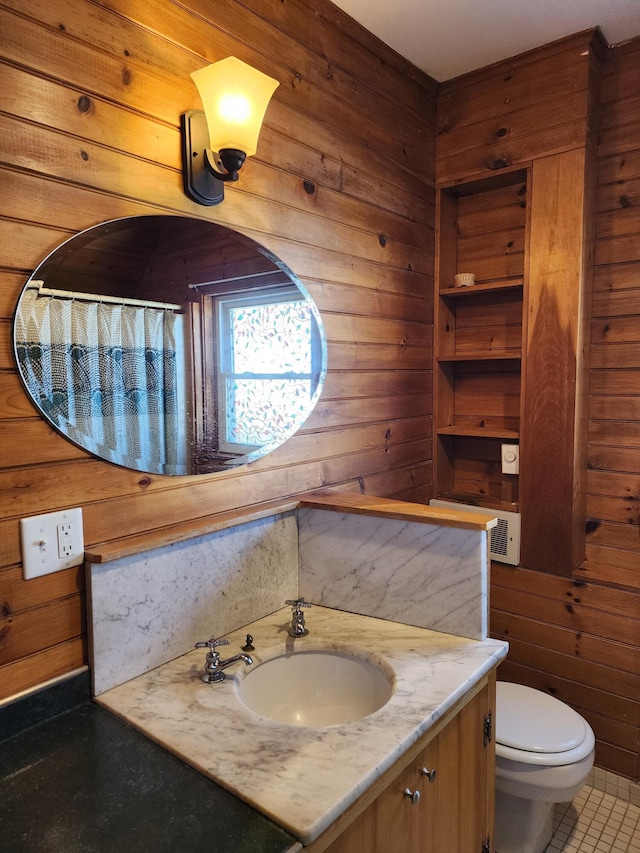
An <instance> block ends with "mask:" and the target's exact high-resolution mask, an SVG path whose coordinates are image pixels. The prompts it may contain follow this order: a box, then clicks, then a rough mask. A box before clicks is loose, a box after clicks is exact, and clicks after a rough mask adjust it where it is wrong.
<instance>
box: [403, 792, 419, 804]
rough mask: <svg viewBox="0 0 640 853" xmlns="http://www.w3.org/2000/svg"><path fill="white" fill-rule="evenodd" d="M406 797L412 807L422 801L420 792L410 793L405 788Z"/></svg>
mask: <svg viewBox="0 0 640 853" xmlns="http://www.w3.org/2000/svg"><path fill="white" fill-rule="evenodd" d="M404 795H405V797H409V799H410V800H411V805H412V806H415V804H416V803H417V802H419V800H420V791H410V790H409V788H405V789H404Z"/></svg>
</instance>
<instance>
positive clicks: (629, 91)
mask: <svg viewBox="0 0 640 853" xmlns="http://www.w3.org/2000/svg"><path fill="white" fill-rule="evenodd" d="M581 38H584V36H580V35H579V36H576V37H573V38H571V39H567V40H564V41H563V42H558V43H556V44H553V45H549V46H548V47H545V48H542V49H540V50H537V51H532V52H530V53H529V54H525V55H523V56H522V57H518V58H516V59H515V60H513V61H509V62H505V63H500V64H499V65H497V66H493V67H491V68H488V69H483V70H482V71H480V72H477V73H475V74H471V75H466V76H465V77H464V78H459V79H458V80H455V81H451V82H450V83H447V84H444V85H443V86H442V87H441V91H440V96H439V112H438V127H439V137H438V143H437V166H436V168H437V176H438V180H439V181H443V182H447V181H451V180H454V179H455V177H456V176H457V175H458V173H459V176H463V175H467V174H470V173H474V172H475V171H479V170H481V169H482V168H485V169H487V170H493V169H494V168H495V166H496V164H498V165H499V164H500V162H502V161H504V163H505V164H516V163H520V162H524V161H526V160H527V159H531V160H534V161H535V159H537V158H539V157H544V156H548V155H555V154H558V153H560V152H563V151H570V150H572V148H573V147H574V146H575V145H580V144H581V145H584V139H585V135H584V133H585V129H586V130H587V132H588V131H589V128H588V127H585V122H587V121H588V116H587V113H586V112H585V109H584V108H585V100H584V98H582V99H581V98H580V92H581V91H583V90H584V85H585V84H586V81H587V74H586V73H585V66H584V65H582V67H581V70H580V66H581V59H580V56H581V55H582V51H581V50H580V47H579V45H580V39H581ZM583 49H584V47H583ZM532 81H536V82H535V85H533V84H532ZM600 91H601V96H600V100H601V128H600V136H599V146H598V158H599V159H598V162H599V187H598V200H597V217H596V238H597V239H596V248H595V264H596V266H595V277H594V288H593V297H592V318H593V319H592V327H591V338H592V342H591V348H590V363H591V370H590V388H589V390H590V396H589V453H588V469H589V470H588V480H587V488H588V507H587V513H588V517H589V523H588V526H587V530H588V535H587V561H586V563H585V564H584V567H583V568H581V569H580V570H578V571H577V572H575V574H574V577H573V578H566V577H565V578H563V577H559V576H554V574H553V573H546V572H545V573H543V572H539V571H532V570H530V569H527V568H526V567H521V568H518V569H512V568H509V567H507V566H505V565H501V564H498V563H494V564H493V568H492V584H491V605H492V606H491V629H492V633H493V635H494V636H496V637H500V638H503V639H506V640H508V641H509V643H510V653H509V656H508V659H507V661H506V662H505V663H504V664H502V666H501V667H500V670H499V678H502V679H505V680H512V681H518V682H520V683H524V684H529V685H531V686H533V687H537V688H538V689H541V690H544V691H547V692H549V693H552V694H553V695H555V696H558V697H559V698H560V699H563V700H564V701H567V702H568V703H569V704H571V705H572V706H573V707H575V708H576V709H577V710H579V711H580V713H582V714H583V715H584V716H585V718H586V719H587V720H588V721H589V722H590V724H591V725H592V726H593V728H594V730H595V733H596V737H597V748H596V763H597V764H598V765H599V766H601V767H606V768H608V769H611V770H614V771H615V772H618V773H621V774H623V775H625V776H629V777H631V778H634V779H638V778H639V774H640V766H639V746H640V701H639V700H640V528H639V526H638V500H639V499H640V424H639V421H640V396H638V395H639V393H640V392H639V389H640V383H639V378H640V377H639V371H640V348H639V345H638V334H639V332H640V248H639V247H640V216H639V214H638V211H639V210H640V120H639V118H638V116H639V115H640V113H639V110H638V106H639V100H638V91H640V40H635V41H633V42H631V43H629V44H627V45H624V46H621V47H619V48H615V49H609V50H608V51H607V54H606V57H605V59H604V67H603V72H602V78H601V87H600ZM507 99H509V100H508V101H507ZM506 103H509V107H505V104H506ZM592 106H593V105H592ZM593 113H594V114H596V113H595V111H593ZM465 114H466V119H465ZM581 134H582V135H581ZM580 139H582V142H580ZM541 499H542V500H544V499H545V498H544V494H543V495H541ZM550 568H551V570H552V572H553V567H550Z"/></svg>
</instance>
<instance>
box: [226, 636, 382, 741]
mask: <svg viewBox="0 0 640 853" xmlns="http://www.w3.org/2000/svg"><path fill="white" fill-rule="evenodd" d="M379 664H380V665H376V664H374V663H372V662H371V660H367V659H366V658H364V657H360V656H358V655H357V654H350V653H348V652H340V651H328V650H309V651H300V652H293V653H291V654H284V655H280V656H279V657H275V658H271V659H270V660H267V661H264V663H261V664H259V665H258V666H256V667H255V668H253V669H249V670H247V671H246V673H244V677H243V678H242V679H241V680H240V682H239V683H238V685H237V691H238V696H239V698H240V700H241V702H242V703H243V704H244V705H245V706H246V707H247V708H249V710H251V711H253V712H254V713H256V714H260V715H261V716H263V717H268V718H269V719H270V720H276V721H277V722H279V723H286V724H288V725H290V726H335V725H340V724H343V723H351V722H353V721H354V720H360V719H362V717H367V716H368V715H369V714H373V712H374V711H377V710H378V709H379V708H382V706H383V705H386V703H387V702H388V701H389V699H390V698H391V696H392V695H393V679H394V676H393V672H392V671H391V669H390V668H389V667H388V666H386V665H384V664H383V662H382V661H380V662H379Z"/></svg>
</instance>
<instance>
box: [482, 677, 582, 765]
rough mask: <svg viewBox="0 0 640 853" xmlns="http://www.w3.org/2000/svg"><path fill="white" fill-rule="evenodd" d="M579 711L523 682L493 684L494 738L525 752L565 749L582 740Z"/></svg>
mask: <svg viewBox="0 0 640 853" xmlns="http://www.w3.org/2000/svg"><path fill="white" fill-rule="evenodd" d="M586 735H587V726H586V724H585V721H584V720H583V719H582V717H581V716H580V714H577V713H576V712H575V711H574V710H573V708H570V707H569V706H568V705H565V703H564V702H560V701H559V700H558V699H555V698H554V697H553V696H549V695H548V694H547V693H542V692H541V691H540V690H533V689H532V688H531V687H525V686H524V685H522V684H510V683H508V682H505V681H499V682H498V684H497V685H496V741H497V742H498V743H501V744H504V745H505V746H510V747H513V748H514V749H521V750H525V751H527V752H540V753H553V752H568V751H569V750H570V749H575V748H576V747H577V746H580V744H581V743H582V742H583V741H584V739H585V737H586Z"/></svg>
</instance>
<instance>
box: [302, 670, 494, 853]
mask: <svg viewBox="0 0 640 853" xmlns="http://www.w3.org/2000/svg"><path fill="white" fill-rule="evenodd" d="M494 700H495V676H493V675H492V676H491V677H489V678H488V679H487V680H485V682H484V685H483V686H482V687H481V689H480V690H479V691H477V692H476V693H475V695H473V696H472V698H471V699H470V700H469V701H468V702H466V704H464V705H463V707H462V708H461V709H460V710H458V712H457V713H455V715H454V716H453V717H447V718H445V720H444V721H443V726H442V727H441V728H440V729H439V730H437V733H436V734H435V735H434V734H432V733H431V732H428V733H427V734H426V735H424V736H423V738H422V739H421V740H420V741H418V742H417V743H416V744H415V745H414V747H413V748H412V749H411V750H409V752H408V753H407V754H405V756H403V758H402V759H401V761H400V762H398V764H396V765H395V766H394V767H392V768H391V769H390V770H389V771H388V772H387V773H386V774H385V775H384V776H383V777H381V780H380V783H381V784H382V786H383V788H382V790H381V791H380V793H378V795H377V797H376V798H375V799H374V800H373V802H372V803H371V804H370V805H368V806H367V807H366V808H365V809H364V810H363V811H362V812H361V813H360V814H359V816H358V817H357V818H355V820H354V821H353V822H352V823H351V824H350V825H349V826H348V827H347V828H346V829H345V831H344V832H343V833H342V834H341V835H340V836H339V837H338V838H337V839H336V840H335V841H334V842H333V843H330V844H329V845H328V846H325V845H324V844H323V843H322V842H323V838H322V837H321V838H320V839H318V841H317V842H315V843H314V844H312V845H310V847H309V848H306V849H308V850H309V851H310V853H311V851H313V853H315V851H316V850H317V851H320V850H326V851H328V853H389V851H390V850H398V851H402V853H443V851H445V850H446V851H447V853H489V851H490V850H491V846H490V838H491V834H492V824H493V807H494V771H495V750H494V744H493V739H492V732H491V731H490V730H489V728H490V726H491V722H492V715H493V708H494ZM434 770H435V774H434V775H433V777H432V779H431V780H430V777H429V775H427V774H431V773H432V772H433V771H434ZM416 793H417V794H418V795H419V796H416ZM356 807H357V804H356ZM329 832H331V830H329V831H328V833H326V835H328V834H329ZM319 842H320V843H319Z"/></svg>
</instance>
